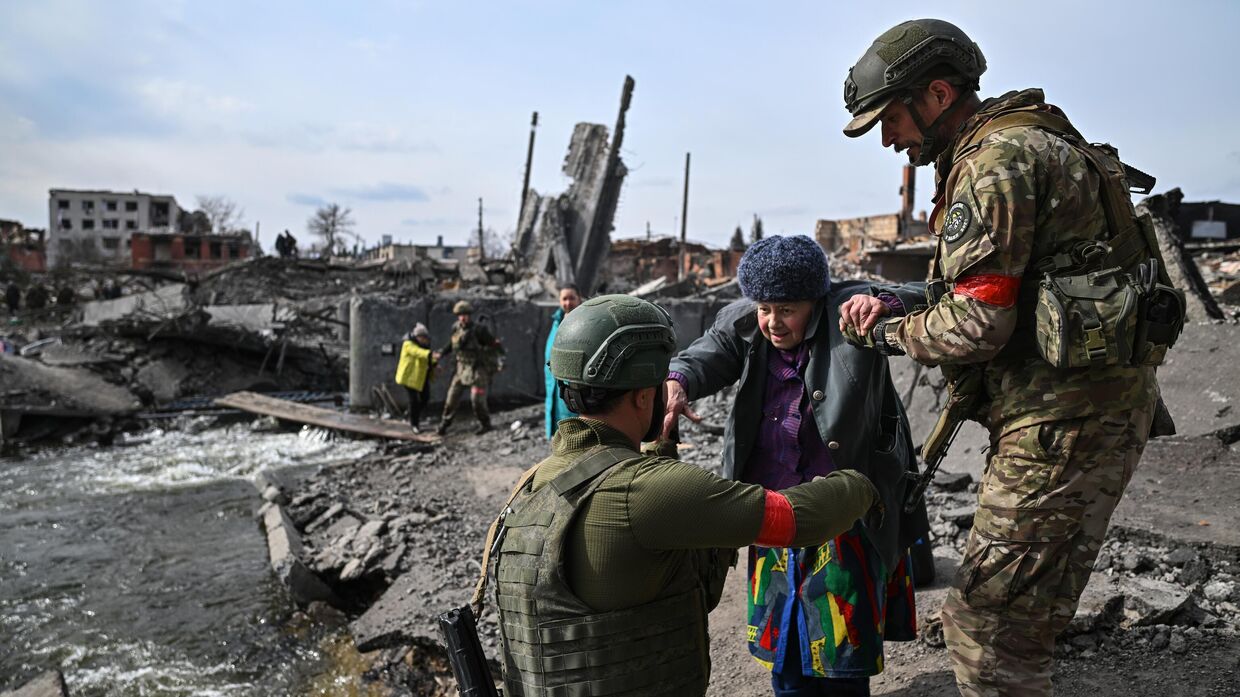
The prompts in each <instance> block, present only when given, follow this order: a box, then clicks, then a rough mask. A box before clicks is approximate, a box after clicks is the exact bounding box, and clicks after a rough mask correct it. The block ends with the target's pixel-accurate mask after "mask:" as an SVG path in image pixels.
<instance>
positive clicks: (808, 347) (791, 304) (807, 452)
mask: <svg viewBox="0 0 1240 697" xmlns="http://www.w3.org/2000/svg"><path fill="white" fill-rule="evenodd" d="M737 277H738V281H739V282H740V287H741V292H742V293H743V294H744V296H745V297H744V299H742V300H740V301H737V302H735V303H732V304H731V305H728V306H727V307H725V308H724V309H723V310H721V311H720V312H719V315H718V317H717V318H716V320H715V323H714V326H712V327H711V328H710V330H709V331H707V333H706V334H705V335H704V336H702V337H700V338H699V339H697V340H696V341H694V342H693V344H692V345H690V346H689V347H688V348H687V349H685V350H684V351H682V352H681V353H680V354H679V355H678V356H676V357H675V358H674V359H673V360H672V364H671V372H670V373H669V377H668V381H667V382H666V383H665V396H666V399H667V412H666V413H667V416H666V418H665V421H664V437H667V436H668V434H669V433H671V430H672V427H673V426H674V425H675V423H676V419H677V418H678V415H679V414H681V413H683V414H685V416H687V417H688V418H690V419H691V420H695V421H696V420H698V417H697V415H696V414H695V413H694V412H693V411H692V409H690V408H689V407H688V402H689V400H693V399H697V398H699V397H705V396H707V395H710V394H713V393H715V392H717V391H719V390H720V389H722V388H724V387H726V386H728V385H731V384H734V383H738V384H739V387H738V389H737V392H736V399H735V402H734V404H733V406H732V412H731V415H730V417H729V420H728V424H727V430H726V434H725V444H724V452H723V476H725V477H731V478H734V479H738V480H741V481H744V482H748V483H754V484H761V485H763V486H765V487H767V488H769V489H776V490H778V489H782V488H784V487H788V486H793V485H795V484H799V483H801V482H807V481H810V480H811V479H813V478H815V477H820V476H824V475H826V474H828V473H830V472H832V471H833V470H836V469H853V470H857V471H859V472H861V473H862V474H865V475H866V476H867V477H869V479H870V480H871V481H873V482H874V484H875V485H876V486H877V487H878V489H879V492H880V494H881V497H882V502H883V504H884V508H885V511H886V513H885V515H883V516H882V517H881V519H872V520H869V521H868V524H867V523H863V522H858V523H857V524H855V525H854V526H853V528H852V529H851V530H850V531H849V532H847V533H844V534H843V535H841V536H839V537H837V538H835V539H834V540H832V541H830V542H828V543H827V544H824V545H822V546H820V547H810V548H802V549H787V548H785V549H779V548H760V547H751V548H750V549H749V591H750V592H749V594H748V598H749V603H748V605H749V627H748V640H749V650H750V653H752V654H753V656H754V657H755V658H756V659H757V660H758V662H759V663H761V664H762V665H764V666H766V667H767V668H768V669H770V670H771V671H772V675H771V684H772V687H773V688H774V691H775V694H776V695H778V696H784V695H789V696H791V695H797V696H800V695H868V694H869V678H870V676H872V675H876V674H878V673H879V672H881V671H882V669H883V641H884V640H894V641H907V640H910V639H912V638H914V636H915V621H916V619H915V618H916V613H915V612H914V608H913V586H912V578H911V572H910V567H909V562H908V560H907V552H906V550H907V549H908V547H909V544H910V543H911V542H912V541H913V540H915V539H916V538H917V537H918V536H920V535H921V534H923V533H924V532H925V528H924V521H925V514H924V510H923V511H922V512H921V515H920V516H915V517H911V518H906V517H905V516H903V515H902V503H903V502H902V498H903V495H904V490H905V481H906V480H905V479H904V476H903V475H904V472H905V471H906V470H912V469H915V468H916V462H915V459H914V455H913V448H912V443H911V442H910V439H909V431H908V422H907V419H906V418H905V415H904V410H903V407H902V405H901V404H900V400H899V397H898V396H897V395H896V392H895V388H894V386H893V385H892V383H891V376H890V374H889V373H888V370H887V363H886V359H884V358H883V357H881V356H879V355H878V354H877V353H876V352H874V351H863V350H860V349H856V348H854V347H852V346H850V345H848V344H847V343H846V342H845V341H844V338H843V336H842V335H841V334H840V330H839V309H838V308H839V306H840V304H841V303H843V302H844V301H846V300H847V299H848V298H849V297H851V296H853V295H855V294H873V295H877V296H878V297H879V298H881V299H882V300H883V301H884V302H885V303H887V304H888V305H889V306H890V307H891V308H892V310H893V311H894V312H896V313H900V312H903V308H904V307H905V304H907V306H909V307H911V306H913V305H914V304H915V303H917V302H921V298H920V297H918V296H913V295H908V294H907V293H906V292H905V291H902V290H901V289H900V288H899V287H897V286H892V287H887V286H881V287H876V286H874V285H873V284H870V283H867V282H862V281H845V282H842V283H836V284H832V283H831V280H830V273H829V270H828V266H827V259H826V255H825V254H824V253H823V251H822V248H821V247H819V246H818V243H816V242H815V241H813V240H812V239H810V238H808V237H806V236H804V235H797V236H793V237H779V236H772V237H767V238H765V239H763V240H760V241H758V242H757V243H755V244H754V245H753V246H751V247H750V248H749V250H748V251H747V252H745V256H744V257H743V258H742V259H741V263H740V268H739V270H738V272H737ZM768 515H778V511H770V512H768ZM902 519H903V520H902ZM910 520H918V521H920V522H919V524H916V525H914V524H912V523H910V522H909V521H910ZM902 523H903V524H902Z"/></svg>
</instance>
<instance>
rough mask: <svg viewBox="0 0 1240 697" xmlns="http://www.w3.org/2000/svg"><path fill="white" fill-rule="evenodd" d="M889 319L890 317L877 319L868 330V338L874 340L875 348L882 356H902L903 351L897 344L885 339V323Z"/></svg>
mask: <svg viewBox="0 0 1240 697" xmlns="http://www.w3.org/2000/svg"><path fill="white" fill-rule="evenodd" d="M890 321H891V318H890V317H885V318H883V319H880V320H878V322H877V323H875V325H874V328H873V329H871V330H870V340H871V341H873V342H874V348H875V350H877V351H878V352H879V353H881V354H883V355H884V356H903V355H904V351H902V350H901V349H900V347H899V346H896V345H894V344H892V343H891V342H889V341H887V323H888V322H890Z"/></svg>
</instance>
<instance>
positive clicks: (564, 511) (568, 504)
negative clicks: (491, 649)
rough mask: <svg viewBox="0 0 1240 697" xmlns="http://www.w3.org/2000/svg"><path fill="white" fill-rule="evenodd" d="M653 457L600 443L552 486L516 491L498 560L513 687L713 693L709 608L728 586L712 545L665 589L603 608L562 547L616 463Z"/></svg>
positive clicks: (570, 695) (517, 691)
mask: <svg viewBox="0 0 1240 697" xmlns="http://www.w3.org/2000/svg"><path fill="white" fill-rule="evenodd" d="M645 459H646V458H644V457H642V456H636V455H635V454H634V453H633V451H632V450H628V449H625V448H615V447H595V448H593V449H591V450H590V451H588V452H587V453H585V454H584V455H583V456H582V457H581V459H579V460H577V461H576V462H575V463H573V465H572V466H570V467H569V468H568V469H566V470H565V471H564V472H563V473H561V474H560V475H559V476H557V477H556V478H555V479H553V480H551V482H549V483H548V484H547V485H546V486H543V487H542V488H541V489H539V490H538V491H532V490H531V489H532V486H531V485H529V484H527V485H526V488H525V489H524V490H523V491H521V492H520V493H519V494H517V496H516V498H515V499H513V502H512V504H511V506H510V507H509V509H508V512H507V515H506V516H505V517H504V519H503V525H504V528H505V531H504V533H503V534H504V537H503V538H502V540H501V541H500V544H499V559H498V560H497V561H496V566H495V589H496V605H497V606H498V608H499V616H500V628H501V632H502V634H503V640H504V650H503V655H504V656H503V664H504V666H503V667H504V694H505V695H506V696H507V697H552V696H554V697H596V696H598V697H601V696H605V695H606V696H611V695H633V696H637V695H643V696H653V695H677V696H684V695H704V694H705V693H706V685H707V682H708V680H709V677H710V655H709V640H708V637H707V632H706V613H707V611H708V607H713V605H714V604H716V603H717V602H718V600H719V591H721V590H722V586H721V584H719V587H717V588H711V586H714V585H715V584H713V583H711V582H710V576H709V572H710V571H711V569H712V568H713V567H712V565H711V564H710V561H709V560H710V559H712V556H711V553H710V552H709V551H705V550H704V551H703V552H702V553H701V555H700V556H701V560H702V561H701V562H700V563H699V564H698V565H697V568H696V569H689V570H686V571H685V572H684V573H682V574H681V575H680V577H678V578H674V579H672V580H671V582H670V583H669V584H668V587H667V595H666V596H665V597H662V598H659V599H657V600H654V601H652V602H650V603H647V604H645V605H641V606H638V607H632V608H625V609H623V610H613V611H608V612H597V611H595V610H593V609H592V608H590V607H589V606H587V605H586V604H585V603H583V602H582V601H581V600H579V599H578V598H577V597H576V596H575V595H574V594H573V592H572V590H571V589H570V588H569V585H568V581H567V578H566V576H565V570H564V563H563V559H562V552H563V549H564V547H565V541H566V540H565V538H566V535H567V534H568V530H569V528H570V526H571V524H572V523H573V521H574V519H575V517H576V514H577V511H578V509H579V507H580V506H581V505H582V504H583V503H585V502H586V501H588V500H589V498H590V497H591V496H592V495H593V494H594V491H595V490H596V489H597V488H598V487H599V485H600V484H602V482H603V481H604V480H605V479H606V476H604V475H605V474H606V473H607V472H610V471H612V470H613V469H614V468H616V467H618V466H624V465H625V463H638V462H640V461H642V460H645ZM708 594H709V595H711V596H713V597H709V598H708V597H707V596H708Z"/></svg>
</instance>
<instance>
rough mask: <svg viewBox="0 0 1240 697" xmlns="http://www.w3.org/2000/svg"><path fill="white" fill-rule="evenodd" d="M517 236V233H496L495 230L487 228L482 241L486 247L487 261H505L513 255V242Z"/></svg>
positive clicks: (510, 231)
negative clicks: (504, 259)
mask: <svg viewBox="0 0 1240 697" xmlns="http://www.w3.org/2000/svg"><path fill="white" fill-rule="evenodd" d="M515 236H516V233H515V231H513V230H509V231H507V232H496V231H495V228H487V229H486V232H484V233H483V234H482V241H483V244H484V245H485V247H484V248H483V249H484V251H485V252H486V258H487V259H503V258H505V257H507V256H508V255H509V254H511V253H512V240H513V238H514V237H515Z"/></svg>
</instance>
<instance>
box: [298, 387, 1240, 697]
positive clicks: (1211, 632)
mask: <svg viewBox="0 0 1240 697" xmlns="http://www.w3.org/2000/svg"><path fill="white" fill-rule="evenodd" d="M514 422H518V425H517V427H516V428H509V427H506V426H510V425H512V424H513V423H514ZM495 423H496V424H497V426H499V428H498V430H496V431H494V432H492V433H489V434H486V435H484V436H473V435H470V434H469V430H470V427H471V426H472V424H468V423H465V424H460V425H458V427H457V432H456V433H455V434H450V435H449V437H448V438H447V439H446V441H445V442H444V443H443V444H442V445H441V446H440V447H439V448H437V449H436V450H435V451H434V452H431V453H423V454H420V455H418V456H416V457H414V458H406V459H405V460H403V461H401V462H399V463H394V464H387V463H384V462H383V461H381V460H380V461H361V462H357V463H347V464H341V465H338V466H336V467H333V468H330V469H329V470H325V471H323V472H321V473H320V474H319V475H317V476H315V477H313V478H312V479H311V480H310V481H309V482H307V483H306V484H305V485H304V489H305V491H308V492H318V494H319V495H318V496H317V497H316V500H317V501H318V504H317V505H318V506H320V507H322V506H323V505H325V504H327V503H328V502H329V501H336V500H339V501H340V502H343V503H344V504H345V507H346V509H347V510H352V511H355V512H359V515H362V516H363V517H366V516H370V517H372V518H384V519H387V520H389V521H391V520H399V519H400V518H401V517H402V516H413V515H417V516H426V515H428V514H429V515H431V517H432V518H435V517H436V516H437V515H438V514H439V513H446V514H447V517H446V518H445V519H444V520H443V521H441V522H438V523H436V524H434V525H429V524H428V525H415V526H412V527H408V528H406V527H397V526H395V525H393V526H392V527H393V528H394V529H393V530H391V531H390V532H389V533H388V535H389V537H390V538H391V539H390V540H388V541H387V542H386V543H385V544H386V547H385V549H393V548H397V545H404V547H403V548H402V549H407V550H408V552H405V556H404V557H402V558H401V559H400V563H399V564H396V565H393V566H392V567H391V569H390V571H389V576H390V577H396V580H395V582H394V583H393V584H392V586H391V587H390V588H389V589H388V591H387V592H386V593H384V594H382V595H372V596H371V597H369V598H366V597H365V595H366V594H365V593H364V592H362V591H363V590H364V591H367V592H369V593H372V594H373V593H374V592H375V589H376V587H378V586H382V585H383V584H382V582H381V578H380V577H379V576H378V575H375V574H371V575H369V576H364V577H363V578H362V579H359V580H358V581H357V582H356V584H355V585H354V586H352V587H353V588H354V590H355V591H356V592H355V594H354V599H355V600H356V601H357V602H358V603H359V614H360V617H359V618H358V619H355V620H354V622H353V624H352V628H353V633H354V636H355V637H359V638H360V639H365V638H366V637H369V638H370V641H369V642H368V644H367V645H368V646H387V647H391V646H400V645H401V644H416V645H418V646H419V647H420V648H418V649H417V650H415V651H413V652H412V653H409V654H408V655H406V654H403V653H401V652H400V651H394V650H393V649H390V648H389V649H388V650H387V651H386V652H376V654H375V655H376V657H380V656H381V658H382V661H386V662H387V665H386V667H384V666H376V669H375V670H372V671H371V675H375V676H381V677H384V678H385V679H384V682H386V683H387V684H388V686H390V687H391V688H393V689H394V692H393V694H454V692H452V691H451V689H450V686H449V684H448V683H447V681H446V679H445V678H446V676H445V675H444V674H443V665H442V663H440V662H438V661H433V660H430V658H428V656H430V654H433V649H429V648H428V647H429V646H430V644H431V643H433V639H434V634H433V631H432V630H431V627H430V625H429V620H430V618H431V617H433V615H434V614H435V613H437V612H439V611H442V610H443V609H445V608H447V607H449V606H451V605H453V604H457V603H460V602H463V601H464V600H465V598H466V597H467V596H468V593H469V591H470V590H471V587H472V579H473V578H474V576H475V574H476V573H477V563H476V558H477V556H478V549H479V547H480V546H481V545H480V540H481V538H482V535H483V533H484V530H483V529H482V528H483V527H484V526H485V523H484V522H483V521H484V520H485V519H486V518H487V516H488V515H489V513H487V512H488V511H495V510H498V508H499V506H500V504H501V503H502V500H503V497H504V496H505V494H506V493H507V491H508V489H509V487H510V486H511V483H512V482H513V481H514V480H515V478H516V476H517V475H518V474H519V473H520V471H521V470H523V469H524V468H526V467H528V466H530V465H532V464H533V463H534V462H536V461H538V460H539V459H541V458H542V457H543V456H545V453H546V452H547V448H548V444H547V442H546V441H545V440H544V439H543V437H542V435H541V411H540V410H539V409H538V408H536V407H527V408H524V409H519V410H515V411H512V412H506V413H502V414H497V415H496V417H495ZM685 440H686V441H687V442H688V443H689V446H690V447H688V448H686V449H685V451H684V453H685V456H686V459H688V460H701V461H702V463H703V464H705V463H708V462H709V461H711V460H712V459H715V458H717V457H718V450H719V447H720V443H719V438H718V436H714V435H711V434H710V433H709V432H708V431H705V430H701V429H696V430H695V429H688V430H687V433H686V437H685ZM979 466H980V463H979ZM305 491H303V494H304V493H305ZM972 497H973V494H971V493H970V492H969V491H968V490H965V491H960V492H956V493H948V492H942V491H939V492H934V493H933V494H932V499H931V504H932V505H931V510H932V514H931V518H932V523H933V525H934V527H935V529H936V531H937V532H938V533H939V534H938V537H939V539H938V540H937V541H936V545H937V547H936V568H937V575H938V579H939V580H938V582H937V583H936V584H934V585H932V586H931V587H928V588H923V589H921V590H919V592H918V594H917V602H918V611H919V625H920V630H921V631H920V633H921V638H920V639H919V640H918V641H915V642H908V643H903V644H889V645H888V647H889V648H888V651H887V656H886V666H887V668H886V671H885V672H884V673H883V674H882V675H880V676H878V677H876V678H875V679H874V680H873V683H872V688H873V692H874V694H876V695H899V696H901V697H929V696H937V695H954V694H956V692H955V688H954V684H953V678H952V674H951V669H950V666H949V664H948V660H947V654H946V651H945V650H944V648H943V646H942V638H941V634H940V633H938V632H937V631H936V629H937V627H936V623H935V622H934V617H935V615H936V614H937V611H938V608H939V606H940V605H941V603H942V601H943V597H944V595H945V593H946V588H947V584H948V583H949V582H950V579H951V577H952V575H953V573H954V569H955V566H956V563H957V560H958V558H959V553H958V551H957V548H958V547H959V546H960V545H961V544H962V542H963V539H964V535H965V533H966V530H967V521H966V522H965V524H963V525H961V524H960V522H955V523H953V521H952V519H951V517H952V516H956V517H958V516H959V513H958V509H959V507H960V506H961V505H963V504H962V502H967V501H968V500H969V499H971V498H972ZM948 509H951V510H950V511H949V517H948V518H944V517H943V513H944V511H946V510H948ZM970 517H971V516H970ZM1237 520H1240V448H1238V447H1237V446H1236V445H1232V444H1228V443H1226V442H1224V440H1220V439H1218V438H1214V437H1206V438H1199V439H1193V440H1190V441H1179V442H1176V441H1167V442H1162V443H1156V444H1153V445H1152V446H1151V447H1150V449H1149V451H1148V453H1147V456H1146V458H1145V460H1144V462H1143V464H1142V467H1141V470H1140V471H1139V473H1138V476H1137V479H1136V480H1134V482H1133V485H1132V487H1131V488H1130V491H1129V495H1128V498H1127V499H1126V501H1125V504H1124V506H1122V507H1121V510H1120V512H1119V513H1117V516H1116V521H1115V525H1114V526H1113V529H1112V534H1111V536H1110V538H1109V542H1108V543H1107V546H1106V547H1105V548H1104V552H1103V555H1101V556H1100V561H1099V565H1098V571H1097V572H1096V573H1095V578H1096V579H1097V580H1099V582H1100V583H1099V590H1091V591H1089V592H1087V595H1090V596H1096V598H1095V600H1093V601H1091V602H1090V603H1083V610H1082V612H1081V613H1079V614H1078V622H1076V623H1074V624H1075V625H1077V626H1075V627H1074V628H1073V629H1072V630H1070V632H1069V633H1067V634H1065V636H1063V637H1061V640H1060V647H1059V649H1058V661H1057V665H1056V671H1055V678H1054V680H1055V686H1056V691H1055V694H1057V695H1067V696H1069V697H1076V696H1079V697H1130V696H1131V695H1132V694H1133V693H1134V690H1136V691H1139V692H1138V694H1152V695H1154V694H1156V695H1172V696H1181V695H1182V696H1183V697H1190V696H1191V697H1197V696H1202V695H1211V696H1240V635H1238V634H1237V631H1236V629H1237V625H1238V624H1240V610H1238V609H1237V608H1236V603H1240V588H1238V586H1240V583H1237V581H1238V580H1240V545H1238V544H1237V543H1236V542H1237V541H1236V539H1235V533H1236V529H1237V528H1236V521H1237ZM1200 523H1209V524H1200ZM314 544H315V543H314V542H313V541H312V542H311V545H312V546H313V545H314ZM318 544H319V545H320V546H324V545H329V544H330V541H322V542H320V543H318ZM742 559H743V555H742ZM745 586H746V580H745V574H744V569H743V568H738V569H737V570H734V571H733V572H732V574H731V575H730V576H729V579H728V586H727V590H726V593H725V595H724V599H723V601H722V603H721V604H720V606H719V608H718V609H717V610H716V611H715V612H714V613H712V615H711V617H710V627H711V640H712V646H711V654H712V664H713V669H712V679H711V688H710V692H709V694H710V695H712V696H718V697H723V696H724V695H727V696H728V697H747V696H750V695H752V696H755V697H756V696H758V695H769V694H770V693H771V692H770V686H769V675H768V674H767V673H766V671H765V670H763V669H762V668H761V667H760V666H759V665H758V664H757V663H756V662H755V661H753V659H751V658H750V657H749V656H748V653H747V651H746V648H745V646H744V641H743V637H744V635H745V631H744V630H745V616H744V615H745V596H744V593H745ZM1091 589H1093V586H1091ZM1133 589H1138V590H1139V592H1137V591H1134V590H1133ZM1145 589H1150V590H1148V592H1147V591H1146V590H1145ZM1154 596H1157V597H1154ZM1163 596H1165V597H1163ZM1086 605H1088V606H1089V607H1085V606H1086ZM366 607H369V608H371V610H370V611H369V612H365V613H362V612H361V610H363V609H364V608H366ZM375 608H381V610H382V611H379V610H376V609H375ZM385 623H386V624H385ZM389 626H390V627H404V628H409V627H413V629H401V630H399V631H397V630H392V631H394V632H396V633H394V634H393V633H389V634H388V635H383V632H384V631H387V630H385V629H384V627H389ZM483 631H484V634H486V636H485V637H484V644H486V645H488V646H489V647H491V648H492V649H494V647H495V646H496V642H495V635H494V624H493V615H490V614H488V616H487V621H486V622H484V629H483ZM381 635H383V636H386V638H385V639H383V640H381V641H376V640H375V637H376V636H381ZM363 648H366V647H363ZM428 650H429V652H430V653H428ZM411 664H412V665H411ZM436 677H437V678H438V680H436V679H435V678H436ZM415 686H416V688H415Z"/></svg>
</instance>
